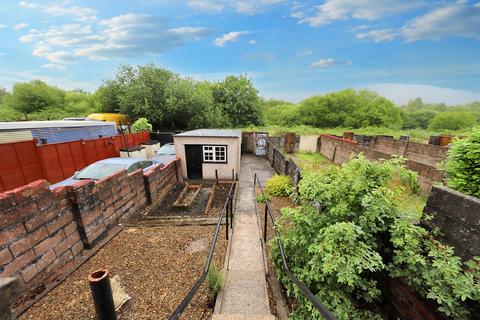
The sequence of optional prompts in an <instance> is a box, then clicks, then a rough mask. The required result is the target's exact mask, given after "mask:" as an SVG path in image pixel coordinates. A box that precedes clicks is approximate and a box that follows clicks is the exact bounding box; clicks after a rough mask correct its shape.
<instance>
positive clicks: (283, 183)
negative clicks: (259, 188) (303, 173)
mask: <svg viewBox="0 0 480 320" xmlns="http://www.w3.org/2000/svg"><path fill="white" fill-rule="evenodd" d="M265 191H266V192H267V193H268V194H270V195H272V196H277V197H288V196H289V195H291V194H292V193H293V185H292V180H290V177H289V176H279V175H274V176H273V177H271V178H270V179H268V180H267V182H266V183H265Z"/></svg>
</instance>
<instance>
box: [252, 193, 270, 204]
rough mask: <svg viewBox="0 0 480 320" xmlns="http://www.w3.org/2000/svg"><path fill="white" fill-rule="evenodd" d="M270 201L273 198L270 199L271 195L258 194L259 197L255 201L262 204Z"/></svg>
mask: <svg viewBox="0 0 480 320" xmlns="http://www.w3.org/2000/svg"><path fill="white" fill-rule="evenodd" d="M270 200H271V198H270V195H269V194H268V193H264V194H257V196H256V197H255V201H257V202H260V203H265V202H267V201H270Z"/></svg>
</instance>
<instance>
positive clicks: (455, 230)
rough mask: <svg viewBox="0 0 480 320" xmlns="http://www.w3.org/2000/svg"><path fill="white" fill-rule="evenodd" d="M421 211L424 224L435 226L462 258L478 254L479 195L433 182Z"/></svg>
mask: <svg viewBox="0 0 480 320" xmlns="http://www.w3.org/2000/svg"><path fill="white" fill-rule="evenodd" d="M424 212H425V213H426V214H428V215H430V216H431V217H432V219H431V220H427V221H425V222H424V224H425V225H426V226H427V227H428V228H430V229H433V228H435V227H437V228H439V229H440V231H441V233H442V237H441V238H442V240H443V242H445V243H447V244H450V245H452V246H453V247H454V248H455V253H456V254H457V255H459V256H460V257H462V258H464V259H470V258H471V257H473V256H480V199H479V198H475V197H471V196H468V195H465V194H463V193H461V192H458V191H455V190H452V189H450V188H448V187H444V186H433V187H432V190H431V192H430V196H429V197H428V200H427V204H426V206H425V208H424Z"/></svg>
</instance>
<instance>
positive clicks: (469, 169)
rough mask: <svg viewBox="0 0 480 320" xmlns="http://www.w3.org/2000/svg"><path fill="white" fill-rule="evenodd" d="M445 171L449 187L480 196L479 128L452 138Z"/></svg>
mask: <svg viewBox="0 0 480 320" xmlns="http://www.w3.org/2000/svg"><path fill="white" fill-rule="evenodd" d="M445 171H446V176H447V183H448V186H449V187H451V188H453V189H455V190H458V191H460V192H463V193H465V194H469V195H471V196H475V197H477V198H480V128H475V129H473V130H472V132H471V134H470V135H469V136H468V137H467V138H465V139H457V140H454V142H453V143H452V146H451V148H450V150H449V151H448V156H447V162H446V170H445Z"/></svg>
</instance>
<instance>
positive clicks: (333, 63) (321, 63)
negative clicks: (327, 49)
mask: <svg viewBox="0 0 480 320" xmlns="http://www.w3.org/2000/svg"><path fill="white" fill-rule="evenodd" d="M351 64H352V61H350V60H346V61H338V60H336V59H333V58H328V59H320V60H318V61H315V62H313V63H312V64H311V65H310V66H311V67H312V68H330V67H338V66H348V65H351Z"/></svg>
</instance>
